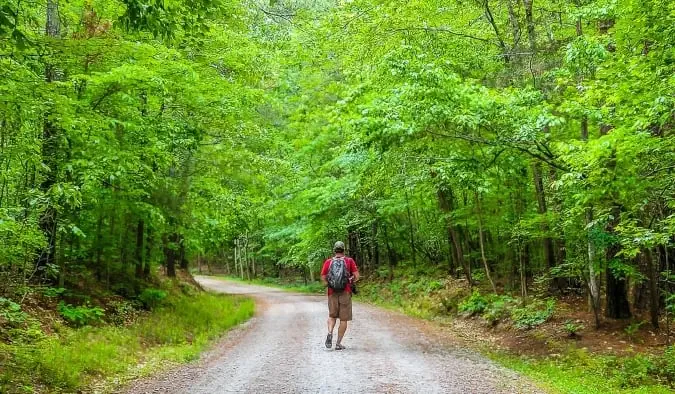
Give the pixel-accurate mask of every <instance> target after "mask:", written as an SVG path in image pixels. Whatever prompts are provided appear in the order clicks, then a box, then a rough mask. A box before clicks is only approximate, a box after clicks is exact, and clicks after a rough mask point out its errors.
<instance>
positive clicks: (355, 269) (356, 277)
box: [352, 260, 359, 282]
mask: <svg viewBox="0 0 675 394" xmlns="http://www.w3.org/2000/svg"><path fill="white" fill-rule="evenodd" d="M352 262H353V264H354V266H353V267H352V276H353V277H354V282H356V281H358V280H359V267H357V266H356V261H354V260H352Z"/></svg>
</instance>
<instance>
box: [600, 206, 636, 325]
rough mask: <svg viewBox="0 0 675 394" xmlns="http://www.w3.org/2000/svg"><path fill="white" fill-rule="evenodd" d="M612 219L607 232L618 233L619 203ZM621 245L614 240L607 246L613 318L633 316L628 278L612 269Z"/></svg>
mask: <svg viewBox="0 0 675 394" xmlns="http://www.w3.org/2000/svg"><path fill="white" fill-rule="evenodd" d="M611 215H612V217H613V218H612V219H611V220H610V222H609V223H608V224H607V233H609V234H610V235H613V234H615V233H616V230H615V229H616V226H617V225H618V224H619V217H620V215H621V208H620V207H619V206H617V205H615V206H613V207H612V210H611ZM620 250H621V245H619V244H618V243H616V242H613V243H612V244H610V245H609V246H608V247H607V251H606V260H607V264H608V265H609V266H608V267H607V275H606V280H607V311H606V312H605V314H606V315H607V317H610V318H613V319H628V318H630V317H631V316H632V314H631V311H630V304H629V303H628V286H627V281H626V278H625V277H623V276H622V275H619V274H617V273H615V272H614V271H613V270H612V269H611V265H612V263H613V262H614V261H615V260H616V259H618V258H619V257H618V254H619V251H620Z"/></svg>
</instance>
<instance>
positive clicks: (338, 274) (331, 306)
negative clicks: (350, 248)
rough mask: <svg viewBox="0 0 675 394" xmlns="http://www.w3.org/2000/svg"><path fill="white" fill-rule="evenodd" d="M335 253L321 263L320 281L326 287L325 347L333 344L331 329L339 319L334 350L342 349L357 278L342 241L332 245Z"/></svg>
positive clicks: (354, 267)
mask: <svg viewBox="0 0 675 394" xmlns="http://www.w3.org/2000/svg"><path fill="white" fill-rule="evenodd" d="M333 252H334V253H335V255H334V256H333V257H332V258H330V259H328V260H326V261H325V262H324V263H323V268H322V269H321V281H323V285H324V286H326V287H328V335H327V336H326V347H327V348H329V349H330V348H331V347H332V346H333V329H334V328H335V322H336V320H337V319H340V326H339V327H338V338H337V342H336V343H335V350H342V349H345V347H344V346H343V345H342V338H344V336H345V332H346V331H347V322H348V321H350V320H352V286H351V284H352V283H354V282H356V281H358V280H359V269H358V268H357V267H356V262H355V261H354V259H352V258H351V257H346V256H345V244H344V242H342V241H338V242H336V243H335V246H334V247H333Z"/></svg>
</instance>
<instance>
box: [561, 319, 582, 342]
mask: <svg viewBox="0 0 675 394" xmlns="http://www.w3.org/2000/svg"><path fill="white" fill-rule="evenodd" d="M563 328H564V329H565V332H567V336H569V337H570V338H577V337H578V336H579V331H581V330H583V329H584V325H583V324H581V323H575V322H573V321H572V320H567V321H566V322H565V324H564V325H563Z"/></svg>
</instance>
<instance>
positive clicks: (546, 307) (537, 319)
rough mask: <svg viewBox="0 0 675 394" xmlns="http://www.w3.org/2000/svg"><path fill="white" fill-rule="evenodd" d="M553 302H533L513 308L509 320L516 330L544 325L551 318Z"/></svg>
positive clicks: (553, 307)
mask: <svg viewBox="0 0 675 394" xmlns="http://www.w3.org/2000/svg"><path fill="white" fill-rule="evenodd" d="M554 311H555V300H547V301H542V300H535V301H533V302H531V303H529V304H527V305H525V306H522V307H518V308H513V310H512V311H511V319H512V320H513V323H514V324H515V326H516V328H519V329H521V330H523V329H531V328H534V327H536V326H538V325H540V324H543V323H545V322H546V321H547V320H548V319H550V318H551V316H553V312H554Z"/></svg>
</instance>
